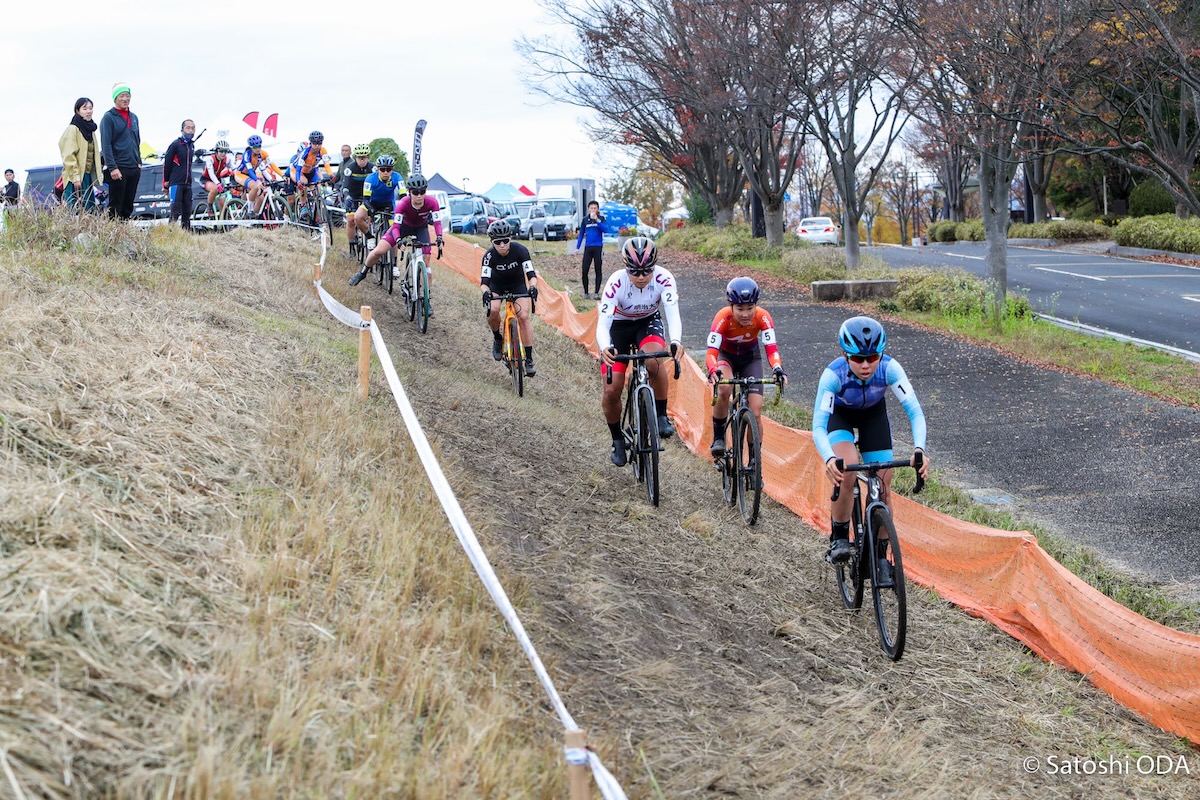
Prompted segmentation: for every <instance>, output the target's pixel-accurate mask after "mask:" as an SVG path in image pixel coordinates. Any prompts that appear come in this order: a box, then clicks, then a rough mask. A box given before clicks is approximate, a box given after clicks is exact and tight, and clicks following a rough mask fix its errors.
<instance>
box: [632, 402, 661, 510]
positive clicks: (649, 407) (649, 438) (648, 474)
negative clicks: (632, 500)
mask: <svg viewBox="0 0 1200 800" xmlns="http://www.w3.org/2000/svg"><path fill="white" fill-rule="evenodd" d="M636 398H637V400H636V402H637V421H638V422H637V425H638V437H637V458H638V460H639V462H640V464H641V468H642V477H643V478H645V481H646V499H647V500H648V501H649V502H650V505H652V506H657V505H658V495H659V491H658V413H657V412H656V411H655V409H654V392H653V391H651V389H650V387H649V386H640V387H638V391H637V395H636Z"/></svg>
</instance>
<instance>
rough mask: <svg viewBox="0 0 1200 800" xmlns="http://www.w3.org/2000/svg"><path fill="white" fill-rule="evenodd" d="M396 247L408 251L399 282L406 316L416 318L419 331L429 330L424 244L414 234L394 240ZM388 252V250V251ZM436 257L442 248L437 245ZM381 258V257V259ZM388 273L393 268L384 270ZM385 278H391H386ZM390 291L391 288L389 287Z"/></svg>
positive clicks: (428, 299)
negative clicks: (405, 305) (402, 275)
mask: <svg viewBox="0 0 1200 800" xmlns="http://www.w3.org/2000/svg"><path fill="white" fill-rule="evenodd" d="M396 247H397V248H403V249H405V250H407V251H408V255H407V256H405V259H404V264H405V267H404V279H403V281H401V283H400V296H401V297H403V298H404V302H406V303H407V304H408V318H409V319H410V320H412V319H416V320H417V329H418V330H420V331H421V333H425V332H426V331H427V330H429V309H430V302H431V299H430V295H429V265H428V264H426V263H425V251H424V249H423V248H424V247H425V245H423V244H421V242H419V241H417V237H416V236H415V235H410V236H405V237H404V238H403V239H401V240H400V241H398V242H396ZM389 253H390V251H389ZM437 257H438V258H439V259H440V258H441V257H442V248H441V247H438V254H437ZM381 260H382V259H381ZM384 272H385V273H387V274H388V275H393V274H394V272H395V271H394V270H392V271H388V270H384ZM385 280H391V278H390V277H389V278H386V279H385ZM388 291H389V292H390V291H391V289H390V288H389V289H388Z"/></svg>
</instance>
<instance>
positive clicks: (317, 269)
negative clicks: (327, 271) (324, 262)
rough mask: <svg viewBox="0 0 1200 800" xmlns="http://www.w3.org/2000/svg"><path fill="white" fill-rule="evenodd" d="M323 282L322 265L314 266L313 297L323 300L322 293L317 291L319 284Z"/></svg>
mask: <svg viewBox="0 0 1200 800" xmlns="http://www.w3.org/2000/svg"><path fill="white" fill-rule="evenodd" d="M320 282H321V265H320V264H313V297H315V298H317V299H318V300H320V299H321V293H320V292H318V291H317V284H318V283H320Z"/></svg>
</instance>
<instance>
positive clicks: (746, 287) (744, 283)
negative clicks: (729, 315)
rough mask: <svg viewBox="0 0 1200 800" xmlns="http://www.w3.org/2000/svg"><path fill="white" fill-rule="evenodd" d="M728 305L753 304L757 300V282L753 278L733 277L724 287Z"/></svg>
mask: <svg viewBox="0 0 1200 800" xmlns="http://www.w3.org/2000/svg"><path fill="white" fill-rule="evenodd" d="M725 297H726V298H727V299H728V300H729V305H731V306H736V305H741V304H745V305H753V304H755V303H757V302H758V284H757V283H755V282H754V279H753V278H734V279H733V280H731V281H730V282H729V285H728V286H726V287H725Z"/></svg>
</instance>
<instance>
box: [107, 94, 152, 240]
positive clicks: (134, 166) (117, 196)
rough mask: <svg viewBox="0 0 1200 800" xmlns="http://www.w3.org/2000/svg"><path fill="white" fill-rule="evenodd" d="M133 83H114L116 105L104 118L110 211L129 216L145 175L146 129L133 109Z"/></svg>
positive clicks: (118, 215) (117, 217) (114, 103)
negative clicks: (139, 182)
mask: <svg viewBox="0 0 1200 800" xmlns="http://www.w3.org/2000/svg"><path fill="white" fill-rule="evenodd" d="M129 95H130V92H129V86H128V85H126V84H124V83H114V84H113V87H112V99H113V107H112V108H110V109H109V110H108V111H107V112H105V114H104V117H103V118H102V119H101V120H100V151H101V153H103V155H104V164H105V168H104V175H105V177H106V178H107V179H108V213H109V216H111V217H115V218H116V219H129V217H130V215H132V214H133V201H134V199H135V198H136V197H137V188H138V180H139V179H140V178H141V176H142V132H141V129H140V128H139V127H138V118H137V114H134V113H133V112H132V111H130V110H129Z"/></svg>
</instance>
